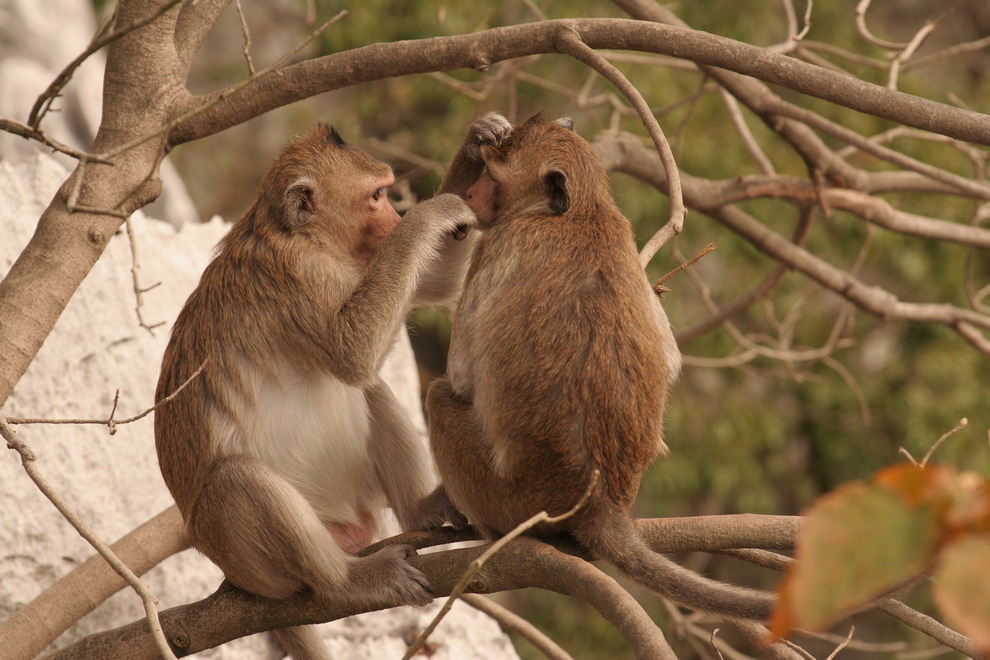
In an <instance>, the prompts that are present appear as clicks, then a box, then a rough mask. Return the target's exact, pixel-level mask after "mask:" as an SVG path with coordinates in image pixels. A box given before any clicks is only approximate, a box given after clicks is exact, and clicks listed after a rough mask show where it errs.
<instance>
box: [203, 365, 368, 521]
mask: <svg viewBox="0 0 990 660" xmlns="http://www.w3.org/2000/svg"><path fill="white" fill-rule="evenodd" d="M241 369H242V370H241V373H242V375H243V376H244V380H243V382H244V384H245V386H246V387H247V397H245V398H246V399H247V400H246V401H244V403H245V405H243V406H241V407H240V410H241V413H240V415H239V419H238V422H239V423H235V422H232V421H228V422H226V423H224V422H223V421H221V420H222V419H223V418H226V416H223V417H220V416H213V418H214V420H216V421H217V422H218V423H216V424H215V425H214V431H215V436H214V437H215V438H217V449H218V452H219V453H220V454H221V455H232V454H247V455H249V456H254V457H256V458H258V459H260V460H262V461H264V462H265V463H266V464H268V465H269V466H271V467H272V468H273V469H274V470H276V471H277V472H278V473H279V474H280V475H281V476H283V477H284V478H285V479H286V480H287V481H289V483H291V484H292V485H293V486H294V487H295V488H296V489H297V490H298V491H299V492H300V493H301V494H302V495H303V496H304V497H305V498H306V499H307V500H308V501H309V503H310V504H311V505H312V506H313V508H314V510H315V511H316V513H317V515H318V516H319V517H320V519H321V520H323V521H324V522H340V523H359V522H360V521H361V514H362V512H364V513H365V515H367V514H368V513H371V514H372V516H373V517H374V518H375V522H376V523H377V515H376V513H377V512H378V511H380V510H381V508H382V507H383V506H384V504H385V498H384V494H383V492H382V489H381V487H380V485H379V484H378V481H377V479H376V477H375V470H374V466H373V465H372V463H371V459H370V457H369V454H368V437H369V422H368V404H367V401H366V400H365V396H364V392H363V391H362V389H361V388H360V387H354V386H351V385H347V384H346V383H344V382H342V381H340V380H338V379H337V378H335V377H334V376H331V375H329V374H318V373H310V374H301V373H299V372H298V371H297V370H295V369H292V368H290V367H285V366H283V367H282V368H280V369H278V380H274V379H272V378H270V377H269V376H267V375H266V374H264V373H262V372H261V371H259V370H258V369H257V368H255V367H254V365H252V364H250V363H249V362H248V361H247V360H245V361H244V363H243V364H242V367H241ZM376 526H377V525H376Z"/></svg>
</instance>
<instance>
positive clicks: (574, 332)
mask: <svg viewBox="0 0 990 660" xmlns="http://www.w3.org/2000/svg"><path fill="white" fill-rule="evenodd" d="M480 154H481V156H482V158H483V160H484V165H485V168H484V172H483V173H482V174H481V176H480V178H479V179H478V180H477V182H476V183H474V184H473V185H472V186H471V187H470V188H469V189H468V191H467V193H466V197H467V202H468V205H469V206H470V207H471V209H472V210H473V211H474V212H475V214H476V215H477V217H478V225H479V228H480V230H481V238H480V239H479V240H478V244H477V246H476V248H475V252H474V256H473V258H472V263H471V267H470V269H469V271H468V276H467V280H466V282H465V285H464V291H463V293H462V296H461V299H460V302H459V304H458V307H457V311H456V314H455V317H454V324H453V334H452V336H451V345H450V353H449V359H448V373H447V377H446V378H442V379H439V380H437V381H435V382H434V383H433V385H432V386H431V387H430V390H429V393H428V396H427V411H428V414H429V420H430V431H431V432H430V442H431V446H432V448H433V453H434V456H435V458H436V461H437V465H438V467H439V469H440V476H441V480H442V482H443V485H442V486H441V487H440V488H438V489H437V490H436V491H435V492H434V493H433V494H432V495H431V500H432V502H433V504H434V506H438V507H439V503H442V502H444V500H445V497H446V498H449V502H450V503H451V504H452V505H453V506H454V507H456V509H458V510H460V511H461V512H462V513H464V514H466V515H467V517H468V519H470V520H471V522H472V523H474V525H475V526H476V527H477V528H478V529H479V530H480V531H481V532H482V533H483V534H485V535H486V536H488V537H496V536H499V535H502V534H505V533H507V532H509V531H510V530H512V529H513V528H514V527H516V526H517V525H518V524H519V523H521V522H523V521H524V520H526V519H527V518H529V517H531V516H532V515H534V514H536V513H538V512H540V511H547V512H548V513H549V514H551V515H558V514H561V513H563V512H565V511H567V510H569V509H570V508H571V507H573V506H574V505H575V504H576V503H577V502H578V501H579V499H580V498H581V496H582V494H583V493H584V491H585V489H586V488H587V486H588V484H589V483H590V481H591V476H592V473H593V471H594V470H595V469H598V470H600V471H601V479H600V482H599V484H598V487H597V488H596V489H595V491H594V492H593V493H592V495H591V498H590V500H589V501H588V502H587V503H586V504H585V506H584V507H583V508H581V509H580V510H579V511H578V512H577V513H576V514H575V515H574V516H573V517H571V518H568V519H566V520H564V521H562V522H560V523H557V524H556V525H548V524H546V523H543V524H542V525H540V526H537V527H536V528H534V530H533V532H532V533H534V534H535V535H538V536H550V535H554V534H560V533H566V534H569V535H570V536H572V537H573V538H574V539H576V540H577V541H578V542H579V543H580V544H581V545H582V546H584V547H585V548H587V549H588V550H590V551H591V552H592V553H594V554H595V555H596V556H598V557H600V558H602V559H605V560H607V561H609V562H610V563H612V564H613V565H615V566H616V568H618V569H619V570H620V571H621V572H622V573H624V574H625V575H626V576H628V577H629V578H631V579H632V580H634V581H635V582H637V583H639V584H640V585H642V586H645V587H647V588H649V589H651V590H652V591H654V592H656V593H659V594H660V595H663V596H666V597H668V598H670V599H671V600H674V601H676V602H678V603H681V604H684V605H687V606H689V607H692V608H696V609H701V610H705V611H709V612H718V613H724V614H728V615H731V616H737V617H746V618H754V619H761V620H765V619H767V618H769V616H770V612H771V609H772V604H773V600H772V598H771V597H770V596H769V595H768V594H764V593H761V592H758V591H754V590H749V589H744V588H741V587H736V586H731V585H726V584H722V583H719V582H715V581H712V580H708V579H706V578H703V577H701V576H699V575H697V574H696V573H693V572H691V571H689V570H687V569H685V568H683V567H681V566H679V565H678V564H676V563H674V562H672V561H671V560H669V559H667V558H666V557H663V556H662V555H660V554H658V553H655V552H653V551H652V550H651V549H650V548H649V546H647V544H646V543H645V542H644V541H643V540H642V539H641V538H640V536H639V535H638V533H637V532H636V528H635V526H634V524H633V521H632V518H631V517H630V510H631V508H632V506H633V503H634V500H635V498H636V494H637V491H638V489H639V483H640V478H641V476H642V474H643V472H644V471H645V470H646V469H647V467H648V466H649V465H650V464H651V463H652V462H653V461H654V459H656V458H657V456H658V455H661V454H664V453H666V451H667V448H666V445H665V444H664V442H663V440H662V426H663V417H664V410H665V406H666V401H667V395H668V392H669V390H670V387H671V384H672V383H673V382H674V380H675V379H676V378H677V375H678V373H679V371H680V367H681V358H680V353H679V351H678V349H677V345H676V343H675V341H674V336H673V333H672V331H671V328H670V323H669V322H668V320H667V316H666V314H665V313H664V310H663V308H662V307H661V305H660V302H659V300H658V299H657V296H656V295H655V294H654V292H653V291H652V289H651V287H650V284H649V282H648V281H647V279H646V277H645V274H644V272H643V269H642V268H641V267H640V265H639V258H638V256H637V253H636V247H635V243H634V239H633V233H632V228H631V226H630V223H629V221H628V220H627V219H626V218H625V217H624V216H623V215H622V213H621V212H620V211H619V209H618V208H617V206H616V205H615V203H614V201H613V199H612V196H611V192H610V189H609V182H608V177H607V174H606V172H605V169H604V167H603V166H602V164H601V162H600V160H599V159H598V157H597V155H596V154H595V152H594V151H593V150H592V148H591V146H590V145H589V144H588V143H587V142H586V141H585V140H583V139H582V138H581V137H580V136H578V135H577V134H576V133H574V131H573V130H572V128H571V124H570V122H569V120H567V121H563V122H551V121H548V120H546V119H544V118H542V117H540V116H536V117H534V118H532V119H530V120H528V121H527V122H525V123H523V124H521V125H519V126H517V127H515V128H514V129H511V131H509V132H508V134H507V135H505V136H504V137H500V139H496V140H493V141H490V142H489V143H487V144H483V145H482V146H481V149H480Z"/></svg>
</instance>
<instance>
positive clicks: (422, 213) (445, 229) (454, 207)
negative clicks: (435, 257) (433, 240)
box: [399, 193, 478, 248]
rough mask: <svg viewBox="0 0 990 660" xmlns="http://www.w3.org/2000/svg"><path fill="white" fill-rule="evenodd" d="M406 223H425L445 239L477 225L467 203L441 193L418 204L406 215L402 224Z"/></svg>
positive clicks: (454, 196) (449, 194)
mask: <svg viewBox="0 0 990 660" xmlns="http://www.w3.org/2000/svg"><path fill="white" fill-rule="evenodd" d="M407 221H412V222H414V223H416V222H425V223H427V224H429V225H430V226H431V229H432V230H433V231H436V233H437V235H438V236H440V237H447V236H449V235H452V234H455V233H456V232H458V231H464V232H466V231H467V230H468V229H469V228H471V227H474V226H475V225H476V224H477V223H478V219H477V218H476V217H475V215H474V211H472V210H471V209H469V208H468V205H467V202H465V201H464V200H463V199H462V198H461V197H459V196H457V195H454V194H451V193H442V194H440V195H436V196H435V197H433V198H431V199H427V200H425V201H423V202H420V203H419V204H417V205H416V206H414V207H413V208H412V209H411V210H410V211H409V213H407V214H406V219H404V220H403V221H402V222H407ZM399 225H400V226H401V225H402V223H399ZM437 247H438V248H439V247H440V246H439V245H438V246H437Z"/></svg>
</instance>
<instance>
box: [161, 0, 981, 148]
mask: <svg viewBox="0 0 990 660" xmlns="http://www.w3.org/2000/svg"><path fill="white" fill-rule="evenodd" d="M627 1H628V0H627ZM618 4H620V6H621V5H623V4H626V3H625V2H619V3H618ZM562 29H563V30H572V31H574V32H576V33H577V35H578V36H579V37H580V39H581V41H582V42H583V43H584V44H586V45H587V46H588V47H590V48H592V49H598V48H610V49H615V50H634V51H642V52H649V53H658V54H665V55H675V56H677V57H681V58H684V59H690V60H693V61H695V62H697V63H699V64H704V65H707V66H711V67H721V68H723V69H728V70H730V71H735V72H738V73H742V74H745V75H748V76H752V77H755V78H758V79H760V80H765V81H767V82H771V83H774V84H778V85H782V86H784V87H788V88H790V89H793V90H796V91H798V92H801V93H802V94H807V95H809V96H814V97H817V98H822V99H824V100H827V101H832V102H834V103H839V104H841V105H844V106H846V107H849V108H852V109H854V110H858V111H860V112H865V113H868V114H872V115H876V116H878V117H884V118H886V119H891V120H893V121H896V122H899V123H901V124H904V125H907V126H914V127H916V128H923V129H925V130H930V131H934V132H938V133H942V134H944V135H948V136H951V137H956V138H959V139H962V140H966V141H968V142H975V143H978V144H984V145H990V118H988V117H987V116H986V115H982V114H979V113H976V112H972V111H969V110H964V109H961V108H955V107H952V106H949V105H945V104H942V103H937V102H935V101H931V100H928V99H923V98H920V97H917V96H912V95H910V94H904V93H902V92H897V91H892V90H889V89H886V88H884V87H882V86H879V85H873V84H871V83H867V82H864V81H861V80H857V79H854V78H850V77H849V76H846V75H843V74H839V73H835V72H833V71H829V70H826V69H823V68H822V67H818V66H815V65H813V64H808V63H806V62H802V61H800V60H796V59H794V58H791V57H787V56H786V55H781V54H779V53H774V52H772V51H770V50H768V49H765V48H759V47H757V46H751V45H749V44H744V43H741V42H738V41H734V40H732V39H726V38H724V37H718V36H716V35H713V34H709V33H705V32H700V31H696V30H690V29H685V28H678V27H672V26H669V25H663V24H659V23H647V22H643V21H631V20H628V19H609V18H595V19H561V20H551V21H537V22H535V23H528V24H525V25H512V26H506V27H500V28H496V29H492V30H484V31H481V32H476V33H473V34H470V35H458V36H452V37H434V38H431V39H421V40H412V41H402V42H394V43H379V44H374V45H371V46H365V47H362V48H355V49H353V50H349V51H344V52H340V53H335V54H332V55H327V56H324V57H320V58H315V59H312V60H307V61H305V62H300V63H298V64H294V65H292V66H289V67H286V68H285V69H283V70H282V72H281V74H280V75H279V77H278V79H277V80H275V79H270V80H269V81H268V84H267V85H265V86H264V87H263V88H252V89H251V90H250V93H248V91H247V90H243V89H239V90H236V93H235V91H232V90H231V89H230V88H228V89H227V90H221V91H219V92H214V93H212V94H208V95H206V96H204V97H199V98H194V99H191V100H190V101H189V102H188V103H189V104H190V105H191V106H192V107H199V106H202V105H204V104H207V103H210V102H211V101H217V104H216V105H215V106H210V109H209V111H207V112H203V113H201V114H199V116H197V117H196V120H195V121H186V122H183V123H182V124H180V125H179V126H176V127H175V129H174V130H172V131H171V132H170V135H169V142H170V144H173V145H176V144H181V143H183V142H188V141H190V140H194V139H198V138H201V137H205V136H207V135H212V134H214V133H217V132H219V131H221V130H223V129H225V128H228V127H230V126H233V125H235V124H238V123H240V122H242V121H245V120H247V119H249V118H251V117H256V116H258V115H259V114H262V113H264V112H267V111H268V110H271V109H273V108H276V107H280V106H282V105H286V104H288V103H292V102H294V101H297V100H300V99H303V98H309V97H310V96H313V95H314V94H319V93H322V92H327V91H330V90H333V89H339V88H341V87H344V86H350V85H355V84H358V83H361V82H366V81H369V80H378V79H381V78H385V77H391V76H401V75H407V74H411V73H427V72H431V71H447V70H452V69H457V68H463V67H471V68H474V69H478V70H487V69H488V68H489V67H490V66H491V64H492V63H494V62H499V61H502V60H505V59H512V58H517V57H524V56H526V55H533V54H536V53H545V52H551V51H552V50H556V49H557V48H558V46H557V44H556V41H555V40H556V37H557V36H558V35H559V34H560V31H561V30H562ZM413 53H415V55H416V56H415V57H414V56H412V54H413ZM359 63H360V65H359ZM179 112H180V113H182V112H184V110H182V109H181V108H180V110H179Z"/></svg>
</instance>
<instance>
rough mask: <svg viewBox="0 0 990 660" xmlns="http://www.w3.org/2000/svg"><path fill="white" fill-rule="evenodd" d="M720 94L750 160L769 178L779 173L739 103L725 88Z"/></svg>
mask: <svg viewBox="0 0 990 660" xmlns="http://www.w3.org/2000/svg"><path fill="white" fill-rule="evenodd" d="M719 93H720V94H721V95H722V102H723V103H725V109H726V110H728V111H729V118H730V119H731V120H732V125H733V126H735V128H736V132H737V133H739V137H740V138H742V141H743V146H744V147H746V152H747V153H748V154H749V156H750V158H752V159H753V160H754V161H755V162H756V164H757V165H758V166H759V168H760V171H761V172H763V173H764V174H766V175H767V176H773V175H774V174H776V173H777V172H776V170H775V169H774V167H773V163H771V162H770V158H769V157H767V155H766V153H764V151H763V149H762V148H760V144H759V142H757V141H756V138H755V137H754V136H753V131H751V130H749V124H747V123H746V119H745V118H744V117H743V115H742V111H741V110H740V109H739V101H737V100H736V97H735V96H733V95H732V94H730V93H729V91H728V90H727V89H725V88H724V87H719Z"/></svg>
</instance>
